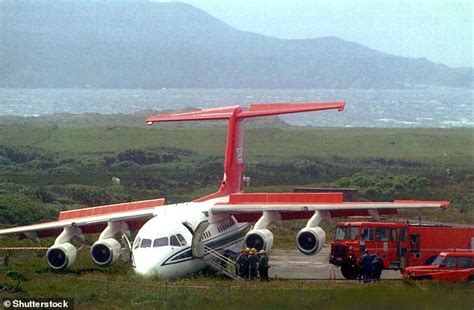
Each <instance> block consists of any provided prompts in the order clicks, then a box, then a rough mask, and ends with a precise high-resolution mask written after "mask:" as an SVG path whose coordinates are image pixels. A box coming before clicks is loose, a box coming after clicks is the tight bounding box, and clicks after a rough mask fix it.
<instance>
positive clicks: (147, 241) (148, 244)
mask: <svg viewBox="0 0 474 310" xmlns="http://www.w3.org/2000/svg"><path fill="white" fill-rule="evenodd" d="M140 247H141V248H149V247H151V239H142V243H141V244H140Z"/></svg>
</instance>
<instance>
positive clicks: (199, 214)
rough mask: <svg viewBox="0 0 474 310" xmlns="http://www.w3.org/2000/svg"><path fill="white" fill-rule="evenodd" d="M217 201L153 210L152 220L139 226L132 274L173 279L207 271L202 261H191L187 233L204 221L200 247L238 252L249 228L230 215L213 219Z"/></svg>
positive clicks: (134, 244)
mask: <svg viewBox="0 0 474 310" xmlns="http://www.w3.org/2000/svg"><path fill="white" fill-rule="evenodd" d="M219 200H220V199H214V200H212V201H206V202H188V203H180V204H174V205H166V206H162V207H157V208H156V213H155V216H154V217H153V218H151V219H150V220H149V221H148V222H146V223H145V224H144V225H143V226H142V228H141V229H140V230H139V231H138V233H137V236H136V237H135V240H134V242H133V245H132V265H133V266H134V268H135V272H137V273H138V274H141V275H144V276H156V277H160V278H175V277H181V276H185V275H189V274H192V273H196V272H199V271H201V270H203V269H205V268H207V267H208V264H207V263H206V262H205V261H203V260H201V259H198V258H195V257H193V255H192V249H191V241H192V238H193V233H192V232H191V231H194V230H195V229H196V227H197V226H198V224H199V223H201V222H202V221H206V220H207V221H208V222H209V226H208V227H207V229H206V230H205V232H204V234H203V236H202V239H201V241H202V243H204V244H205V245H207V246H209V247H211V248H212V249H214V250H217V251H219V252H223V251H225V250H230V251H233V252H238V251H239V249H240V248H241V246H242V243H243V241H244V237H245V234H246V232H247V230H248V227H249V224H248V223H238V222H237V221H236V220H235V218H234V217H233V216H231V215H213V214H212V212H211V208H212V206H213V205H214V204H215V203H216V202H218V201H219Z"/></svg>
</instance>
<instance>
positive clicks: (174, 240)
mask: <svg viewBox="0 0 474 310" xmlns="http://www.w3.org/2000/svg"><path fill="white" fill-rule="evenodd" d="M170 245H172V246H181V244H179V241H178V238H176V236H171V237H170Z"/></svg>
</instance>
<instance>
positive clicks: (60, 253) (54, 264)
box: [46, 242, 77, 270]
mask: <svg viewBox="0 0 474 310" xmlns="http://www.w3.org/2000/svg"><path fill="white" fill-rule="evenodd" d="M76 257H77V249H76V247H75V246H74V245H72V244H71V243H68V242H66V243H60V244H55V245H53V246H52V247H50V248H49V249H48V252H46V259H47V262H48V266H49V267H51V268H52V269H54V270H64V269H67V268H69V267H71V265H72V264H74V262H75V261H76Z"/></svg>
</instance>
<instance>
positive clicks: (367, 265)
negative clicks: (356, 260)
mask: <svg viewBox="0 0 474 310" xmlns="http://www.w3.org/2000/svg"><path fill="white" fill-rule="evenodd" d="M360 265H361V272H362V279H363V280H364V282H368V281H370V278H371V273H372V257H371V256H370V255H369V251H367V249H366V250H365V251H364V255H362V257H361V260H360Z"/></svg>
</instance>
